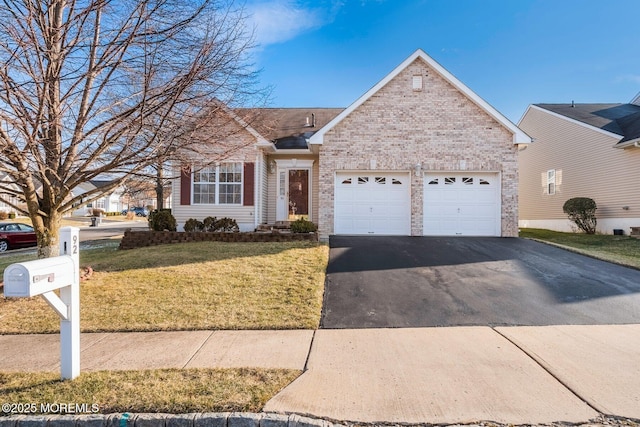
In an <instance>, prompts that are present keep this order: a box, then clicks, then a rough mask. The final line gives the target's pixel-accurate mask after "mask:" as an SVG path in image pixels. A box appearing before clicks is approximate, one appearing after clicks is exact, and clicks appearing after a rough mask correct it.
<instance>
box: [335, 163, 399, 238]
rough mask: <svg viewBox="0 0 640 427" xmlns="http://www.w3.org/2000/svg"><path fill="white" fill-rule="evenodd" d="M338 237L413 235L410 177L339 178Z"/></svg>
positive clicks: (368, 175) (384, 174)
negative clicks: (352, 235)
mask: <svg viewBox="0 0 640 427" xmlns="http://www.w3.org/2000/svg"><path fill="white" fill-rule="evenodd" d="M334 215H335V223H334V225H335V227H334V233H335V234H386V235H409V234H411V192H410V179H409V174H408V173H401V172H398V173H396V172H359V173H342V172H341V173H338V174H336V186H335V210H334Z"/></svg>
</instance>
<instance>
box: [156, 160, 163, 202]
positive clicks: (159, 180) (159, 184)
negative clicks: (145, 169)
mask: <svg viewBox="0 0 640 427" xmlns="http://www.w3.org/2000/svg"><path fill="white" fill-rule="evenodd" d="M156 208H157V209H158V211H160V209H164V176H163V173H162V164H160V165H158V168H157V169H156Z"/></svg>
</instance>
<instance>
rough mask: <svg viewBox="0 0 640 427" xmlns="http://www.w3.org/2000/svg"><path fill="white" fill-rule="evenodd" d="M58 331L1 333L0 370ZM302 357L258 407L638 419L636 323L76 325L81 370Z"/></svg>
mask: <svg viewBox="0 0 640 427" xmlns="http://www.w3.org/2000/svg"><path fill="white" fill-rule="evenodd" d="M58 352H59V344H58V336H57V335H4V336H0V370H2V371H55V370H58V369H59V363H58V359H59V355H58V354H59V353H58ZM239 366H247V367H265V368H290V369H300V370H303V369H305V368H306V370H305V372H304V373H303V374H302V375H301V376H300V377H299V378H298V379H297V380H296V381H294V382H293V383H292V384H291V385H289V386H288V387H286V388H285V389H284V390H283V391H282V392H280V393H279V394H278V395H276V396H275V397H274V398H273V399H271V400H270V401H269V402H268V403H267V405H266V407H265V408H264V410H265V411H267V412H285V413H298V414H305V415H310V416H315V417H319V418H327V419H332V420H339V421H353V422H386V423H428V424H453V423H472V422H478V421H483V420H484V421H494V422H499V423H505V424H507V423H512V424H540V423H551V422H568V423H586V422H588V421H589V420H593V419H594V418H596V417H597V416H598V415H599V414H604V415H612V416H618V417H624V418H633V419H640V325H612V326H584V325H581V326H543V327H504V328H490V327H483V326H478V327H454V328H406V329H359V330H349V329H345V330H326V329H323V330H318V331H308V330H303V331H214V332H212V331H195V332H150V333H97V334H83V335H82V357H81V368H82V370H83V371H93V370H119V369H125V370H130V369H152V368H190V367H194V368H195V367H239Z"/></svg>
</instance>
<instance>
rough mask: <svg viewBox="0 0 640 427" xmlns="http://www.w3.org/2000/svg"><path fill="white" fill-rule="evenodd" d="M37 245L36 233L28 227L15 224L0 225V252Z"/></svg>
mask: <svg viewBox="0 0 640 427" xmlns="http://www.w3.org/2000/svg"><path fill="white" fill-rule="evenodd" d="M37 244H38V240H37V238H36V233H35V232H34V231H33V227H31V226H30V225H25V224H20V223H15V222H5V223H0V252H5V251H6V250H8V249H13V248H22V247H25V246H36V245H37Z"/></svg>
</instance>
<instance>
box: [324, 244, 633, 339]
mask: <svg viewBox="0 0 640 427" xmlns="http://www.w3.org/2000/svg"><path fill="white" fill-rule="evenodd" d="M330 246H331V249H330V259H329V265H328V268H327V278H326V286H325V297H324V305H323V313H322V321H321V328H327V329H333V328H381V327H382V328H387V327H391V328H396V327H426V326H515V325H523V326H544V325H564V324H585V325H593V324H628V323H640V308H639V307H640V271H638V270H634V269H631V268H626V267H622V266H619V265H615V264H611V263H607V262H603V261H598V260H595V259H593V258H589V257H586V256H582V255H579V254H576V253H572V252H568V251H565V250H563V249H559V248H556V247H553V246H550V245H546V244H543V243H539V242H535V241H531V240H525V239H516V238H491V237H487V238H475V237H377V236H376V237H373V236H359V237H347V236H332V237H331V239H330Z"/></svg>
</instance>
